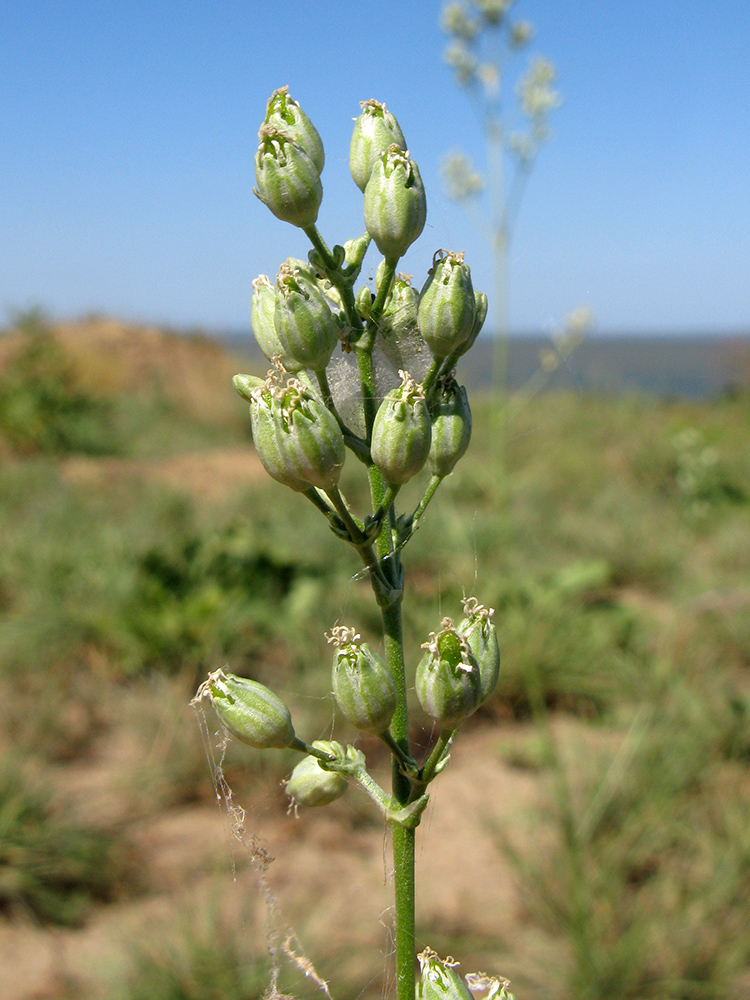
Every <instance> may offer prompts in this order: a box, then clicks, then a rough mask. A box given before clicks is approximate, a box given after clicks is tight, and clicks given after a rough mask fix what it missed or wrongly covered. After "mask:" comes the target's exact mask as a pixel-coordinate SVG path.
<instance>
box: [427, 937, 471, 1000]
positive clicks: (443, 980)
mask: <svg viewBox="0 0 750 1000" xmlns="http://www.w3.org/2000/svg"><path fill="white" fill-rule="evenodd" d="M417 958H418V959H419V968H420V975H419V982H418V983H417V1000H473V997H472V995H471V993H470V992H469V988H468V986H467V985H466V983H465V982H464V981H463V979H461V977H460V976H459V974H458V973H457V972H456V967H457V966H458V962H456V961H454V960H453V959H452V958H450V957H448V958H446V959H442V958H440V957H439V956H438V955H437V953H436V952H434V951H433V950H432V948H425V950H424V951H423V952H421V953H420V954H419V955H418V956H417Z"/></svg>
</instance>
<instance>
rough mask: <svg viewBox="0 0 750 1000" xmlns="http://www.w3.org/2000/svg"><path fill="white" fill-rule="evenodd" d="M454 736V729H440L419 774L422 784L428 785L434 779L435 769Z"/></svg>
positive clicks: (448, 748)
mask: <svg viewBox="0 0 750 1000" xmlns="http://www.w3.org/2000/svg"><path fill="white" fill-rule="evenodd" d="M455 735H456V730H455V729H442V730H441V731H440V736H438V740H437V743H436V744H435V746H434V747H433V748H432V752H431V753H430V756H429V757H428V758H427V760H426V761H425V764H424V767H423V768H422V770H421V771H420V772H419V778H420V781H421V782H422V783H423V784H425V785H428V784H429V783H430V782H431V781H432V779H433V778H434V777H435V773H436V771H437V768H438V766H439V765H440V763H441V761H442V760H444V758H445V756H446V754H447V753H448V751H449V750H450V747H451V743H452V742H453V737H454V736H455Z"/></svg>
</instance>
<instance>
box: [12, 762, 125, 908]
mask: <svg viewBox="0 0 750 1000" xmlns="http://www.w3.org/2000/svg"><path fill="white" fill-rule="evenodd" d="M138 883H139V878H138V875H137V868H136V864H135V855H134V853H133V851H132V849H131V848H129V847H128V845H127V843H126V842H125V841H124V840H123V838H122V837H121V836H119V835H118V834H117V833H116V832H115V831H113V830H111V829H102V828H95V827H93V826H90V825H88V826H87V825H83V824H80V823H74V822H71V821H70V820H69V819H66V818H65V817H64V815H63V813H62V809H61V807H60V805H59V804H55V803H54V801H53V798H52V796H51V793H50V792H49V791H48V790H47V789H45V788H43V787H41V786H40V787H37V786H36V785H35V784H34V782H33V779H32V780H30V777H29V775H28V774H27V773H26V772H25V771H24V769H23V767H22V766H21V765H20V764H19V762H18V761H17V760H15V759H11V758H6V759H5V761H4V762H3V764H2V766H1V768H0V914H5V915H9V916H15V917H33V918H35V919H36V920H37V921H39V922H42V923H50V924H62V925H72V926H77V925H80V924H81V923H82V922H83V920H84V918H85V917H86V915H87V914H88V912H89V911H90V910H91V907H92V905H93V903H94V902H111V901H113V900H115V899H118V898H122V897H123V896H125V895H128V894H132V892H133V889H134V887H137V886H138Z"/></svg>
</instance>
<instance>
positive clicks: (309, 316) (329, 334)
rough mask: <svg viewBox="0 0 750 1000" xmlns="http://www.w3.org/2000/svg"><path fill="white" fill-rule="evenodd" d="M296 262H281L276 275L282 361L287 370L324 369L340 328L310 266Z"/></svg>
mask: <svg viewBox="0 0 750 1000" xmlns="http://www.w3.org/2000/svg"><path fill="white" fill-rule="evenodd" d="M290 260H291V258H290ZM296 263H297V262H295V261H292V263H289V262H287V263H285V264H282V265H281V267H280V268H279V273H278V276H277V278H276V295H275V306H274V328H275V331H276V338H277V340H278V343H279V346H280V348H281V352H282V354H281V361H282V364H283V365H284V367H285V368H286V369H287V371H298V370H299V369H300V368H309V369H310V370H311V371H323V370H324V368H325V367H326V365H327V364H328V362H329V361H330V360H331V355H332V354H333V349H334V347H335V346H336V344H337V343H338V339H339V334H340V332H341V327H340V325H339V322H338V320H337V319H336V317H335V316H334V314H333V313H332V312H331V307H330V306H329V305H328V302H327V301H326V298H325V296H324V295H323V293H322V292H321V290H320V288H319V287H318V285H317V284H316V282H315V280H314V278H311V277H310V273H309V268H308V267H307V265H302V267H303V268H304V270H303V269H301V268H299V267H297V266H296Z"/></svg>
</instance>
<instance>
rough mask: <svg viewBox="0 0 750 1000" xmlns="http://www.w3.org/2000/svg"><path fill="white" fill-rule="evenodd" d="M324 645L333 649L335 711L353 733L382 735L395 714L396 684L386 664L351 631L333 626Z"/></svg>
mask: <svg viewBox="0 0 750 1000" xmlns="http://www.w3.org/2000/svg"><path fill="white" fill-rule="evenodd" d="M327 638H328V641H329V642H332V643H333V644H334V645H335V646H337V649H336V652H335V654H334V657H333V693H334V695H335V697H336V703H337V704H338V706H339V708H340V709H341V711H342V712H343V714H344V715H345V716H346V718H347V719H348V720H349V722H351V723H352V725H354V726H356V727H357V729H361V730H362V731H363V732H365V733H373V734H375V735H376V736H377V735H379V734H380V733H384V732H385V731H386V729H387V728H388V726H389V725H390V723H391V719H392V718H393V713H394V712H395V711H396V703H397V701H398V693H397V690H396V682H395V681H394V679H393V676H392V674H391V672H390V670H389V669H388V666H387V665H386V663H385V662H384V661H383V660H382V659H381V658H380V657H379V656H378V655H377V654H376V653H374V652H373V651H372V650H371V649H370V647H369V646H368V645H367V643H366V642H360V641H359V636H358V635H357V634H356V633H355V631H354V629H350V628H345V627H343V626H336V627H335V628H333V629H331V633H330V635H328V636H327Z"/></svg>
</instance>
